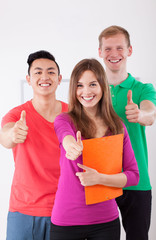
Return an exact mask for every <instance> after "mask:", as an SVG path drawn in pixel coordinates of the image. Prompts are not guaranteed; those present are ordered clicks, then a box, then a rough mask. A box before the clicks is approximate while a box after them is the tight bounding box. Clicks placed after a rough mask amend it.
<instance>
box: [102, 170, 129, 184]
mask: <svg viewBox="0 0 156 240" xmlns="http://www.w3.org/2000/svg"><path fill="white" fill-rule="evenodd" d="M126 183H127V177H126V175H125V174H124V173H118V174H112V175H108V174H102V173H99V184H100V185H104V186H109V187H118V188H123V187H124V186H125V185H126Z"/></svg>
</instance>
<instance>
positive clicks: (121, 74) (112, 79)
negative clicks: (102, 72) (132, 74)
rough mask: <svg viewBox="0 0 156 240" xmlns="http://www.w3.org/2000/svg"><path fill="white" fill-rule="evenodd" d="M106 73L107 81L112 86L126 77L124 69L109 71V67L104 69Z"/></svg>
mask: <svg viewBox="0 0 156 240" xmlns="http://www.w3.org/2000/svg"><path fill="white" fill-rule="evenodd" d="M106 75H107V79H108V83H109V84H110V85H114V86H116V85H119V84H120V83H122V82H123V81H125V80H126V78H127V77H128V73H127V71H126V70H124V71H122V70H120V71H111V70H109V69H106Z"/></svg>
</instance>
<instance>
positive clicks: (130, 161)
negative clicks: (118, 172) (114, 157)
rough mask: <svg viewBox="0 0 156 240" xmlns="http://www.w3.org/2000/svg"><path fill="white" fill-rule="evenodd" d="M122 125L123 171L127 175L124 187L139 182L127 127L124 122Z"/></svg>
mask: <svg viewBox="0 0 156 240" xmlns="http://www.w3.org/2000/svg"><path fill="white" fill-rule="evenodd" d="M123 126H124V142H123V172H124V174H125V175H126V176H127V183H126V185H125V187H129V186H135V185H137V184H138V183H139V170H138V165H137V162H136V159H135V155H134V151H133V149H132V145H131V141H130V138H129V135H128V132H127V129H126V127H125V125H124V124H123Z"/></svg>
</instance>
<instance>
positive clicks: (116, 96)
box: [110, 74, 156, 191]
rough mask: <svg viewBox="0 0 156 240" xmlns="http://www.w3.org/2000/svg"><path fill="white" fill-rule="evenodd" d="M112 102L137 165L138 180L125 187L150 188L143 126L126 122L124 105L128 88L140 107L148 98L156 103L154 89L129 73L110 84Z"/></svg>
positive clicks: (144, 189) (133, 188)
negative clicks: (132, 184) (124, 78)
mask: <svg viewBox="0 0 156 240" xmlns="http://www.w3.org/2000/svg"><path fill="white" fill-rule="evenodd" d="M110 90H111V96H112V103H113V107H114V109H115V111H116V113H117V114H118V115H119V116H120V118H121V119H122V120H123V122H124V123H125V125H126V127H127V130H128V133H129V136H130V139H131V143H132V147H133V150H134V153H135V157H136V160H137V163H138V167H139V174H140V180H139V184H138V185H137V186H132V187H128V188H126V189H127V190H142V191H146V190H150V189H151V184H150V179H149V174H148V152H147V143H146V135H145V127H144V126H141V125H140V124H139V123H130V122H128V120H127V118H126V114H125V106H126V105H127V93H128V90H132V99H133V102H134V103H136V104H137V105H138V106H139V107H140V103H141V101H143V100H149V101H151V102H153V103H154V104H155V105H156V91H155V89H154V87H153V85H152V84H150V83H147V84H143V83H141V82H139V81H137V80H136V79H135V78H134V77H132V76H131V74H129V75H128V78H127V79H126V80H125V81H123V82H122V83H121V84H119V85H117V86H115V87H114V86H113V85H110Z"/></svg>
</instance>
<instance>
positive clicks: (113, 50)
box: [110, 49, 118, 57]
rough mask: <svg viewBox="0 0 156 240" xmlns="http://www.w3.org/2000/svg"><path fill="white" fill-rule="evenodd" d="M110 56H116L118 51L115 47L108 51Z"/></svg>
mask: <svg viewBox="0 0 156 240" xmlns="http://www.w3.org/2000/svg"><path fill="white" fill-rule="evenodd" d="M110 55H111V57H116V56H118V51H117V50H116V49H112V50H111V52H110Z"/></svg>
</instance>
